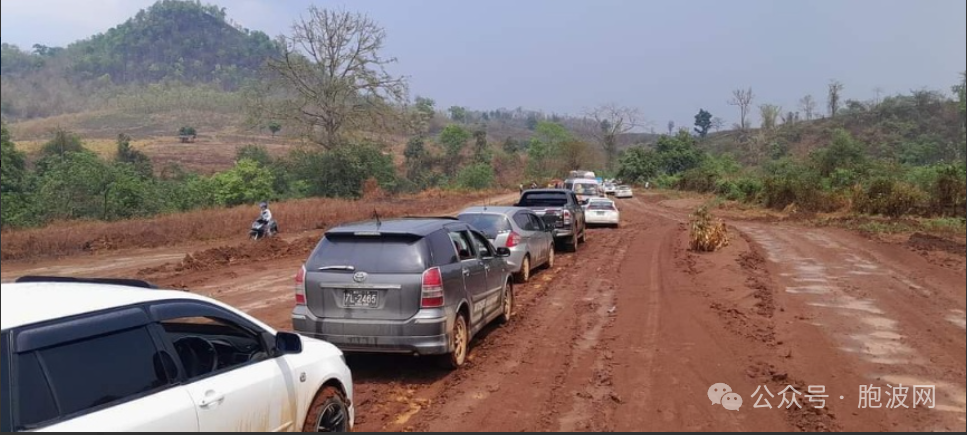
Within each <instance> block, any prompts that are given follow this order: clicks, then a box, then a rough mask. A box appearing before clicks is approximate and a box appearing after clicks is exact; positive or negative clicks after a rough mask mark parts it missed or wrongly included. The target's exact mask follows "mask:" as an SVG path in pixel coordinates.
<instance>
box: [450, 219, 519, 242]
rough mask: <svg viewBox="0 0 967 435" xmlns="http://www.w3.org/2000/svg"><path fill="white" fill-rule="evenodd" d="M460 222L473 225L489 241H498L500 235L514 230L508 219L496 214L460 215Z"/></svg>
mask: <svg viewBox="0 0 967 435" xmlns="http://www.w3.org/2000/svg"><path fill="white" fill-rule="evenodd" d="M460 220H461V221H463V222H466V223H468V224H470V225H473V227H474V228H476V229H478V230H480V232H482V233H483V234H484V235H485V236H487V238H488V239H496V238H497V235H498V234H500V233H505V232H509V231H511V230H512V228H511V227H510V222H508V221H507V217H505V216H503V215H495V214H465V215H460Z"/></svg>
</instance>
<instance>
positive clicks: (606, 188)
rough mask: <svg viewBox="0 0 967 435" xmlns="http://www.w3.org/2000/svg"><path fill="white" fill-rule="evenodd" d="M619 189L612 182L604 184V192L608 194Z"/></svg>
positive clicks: (612, 193)
mask: <svg viewBox="0 0 967 435" xmlns="http://www.w3.org/2000/svg"><path fill="white" fill-rule="evenodd" d="M617 190H618V187H617V186H615V185H614V184H612V183H605V184H604V193H605V194H606V195H614V194H615V192H617Z"/></svg>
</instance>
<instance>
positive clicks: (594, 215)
mask: <svg viewBox="0 0 967 435" xmlns="http://www.w3.org/2000/svg"><path fill="white" fill-rule="evenodd" d="M584 218H585V220H586V221H587V223H588V225H605V226H610V227H614V228H617V227H618V226H619V225H621V212H620V211H618V206H616V205H615V203H614V201H611V200H596V201H591V202H590V203H588V208H587V211H586V212H585V213H584Z"/></svg>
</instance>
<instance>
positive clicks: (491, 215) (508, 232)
mask: <svg viewBox="0 0 967 435" xmlns="http://www.w3.org/2000/svg"><path fill="white" fill-rule="evenodd" d="M457 219H460V220H461V221H463V222H466V223H468V224H470V225H472V226H473V227H474V228H476V229H478V230H480V232H482V233H483V234H484V235H485V236H487V239H488V240H490V242H491V243H493V244H494V246H496V247H498V248H507V249H510V257H508V258H507V264H508V266H510V271H511V273H513V274H514V279H515V280H516V281H517V282H518V283H519V284H524V283H527V282H528V281H530V277H531V271H533V270H535V269H537V268H539V267H547V268H548V269H550V268H552V267H554V228H553V227H549V226H547V225H546V224H545V223H544V220H543V219H541V218H540V216H538V215H537V214H536V213H534V212H532V211H530V210H528V209H525V208H518V207H472V208H469V209H466V210H464V211H463V212H461V213H460V214H459V215H458V216H457Z"/></svg>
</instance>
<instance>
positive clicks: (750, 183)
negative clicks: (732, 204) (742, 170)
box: [735, 177, 765, 202]
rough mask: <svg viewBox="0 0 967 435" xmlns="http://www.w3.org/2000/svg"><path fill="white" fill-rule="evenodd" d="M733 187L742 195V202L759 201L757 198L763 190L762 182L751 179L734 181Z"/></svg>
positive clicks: (745, 178)
mask: <svg viewBox="0 0 967 435" xmlns="http://www.w3.org/2000/svg"><path fill="white" fill-rule="evenodd" d="M735 186H736V187H737V188H738V189H739V192H741V193H742V198H741V200H742V201H748V202H756V201H759V197H760V196H761V195H762V191H763V189H764V188H765V186H763V184H762V180H759V179H757V178H752V177H744V178H739V179H738V180H736V181H735Z"/></svg>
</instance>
